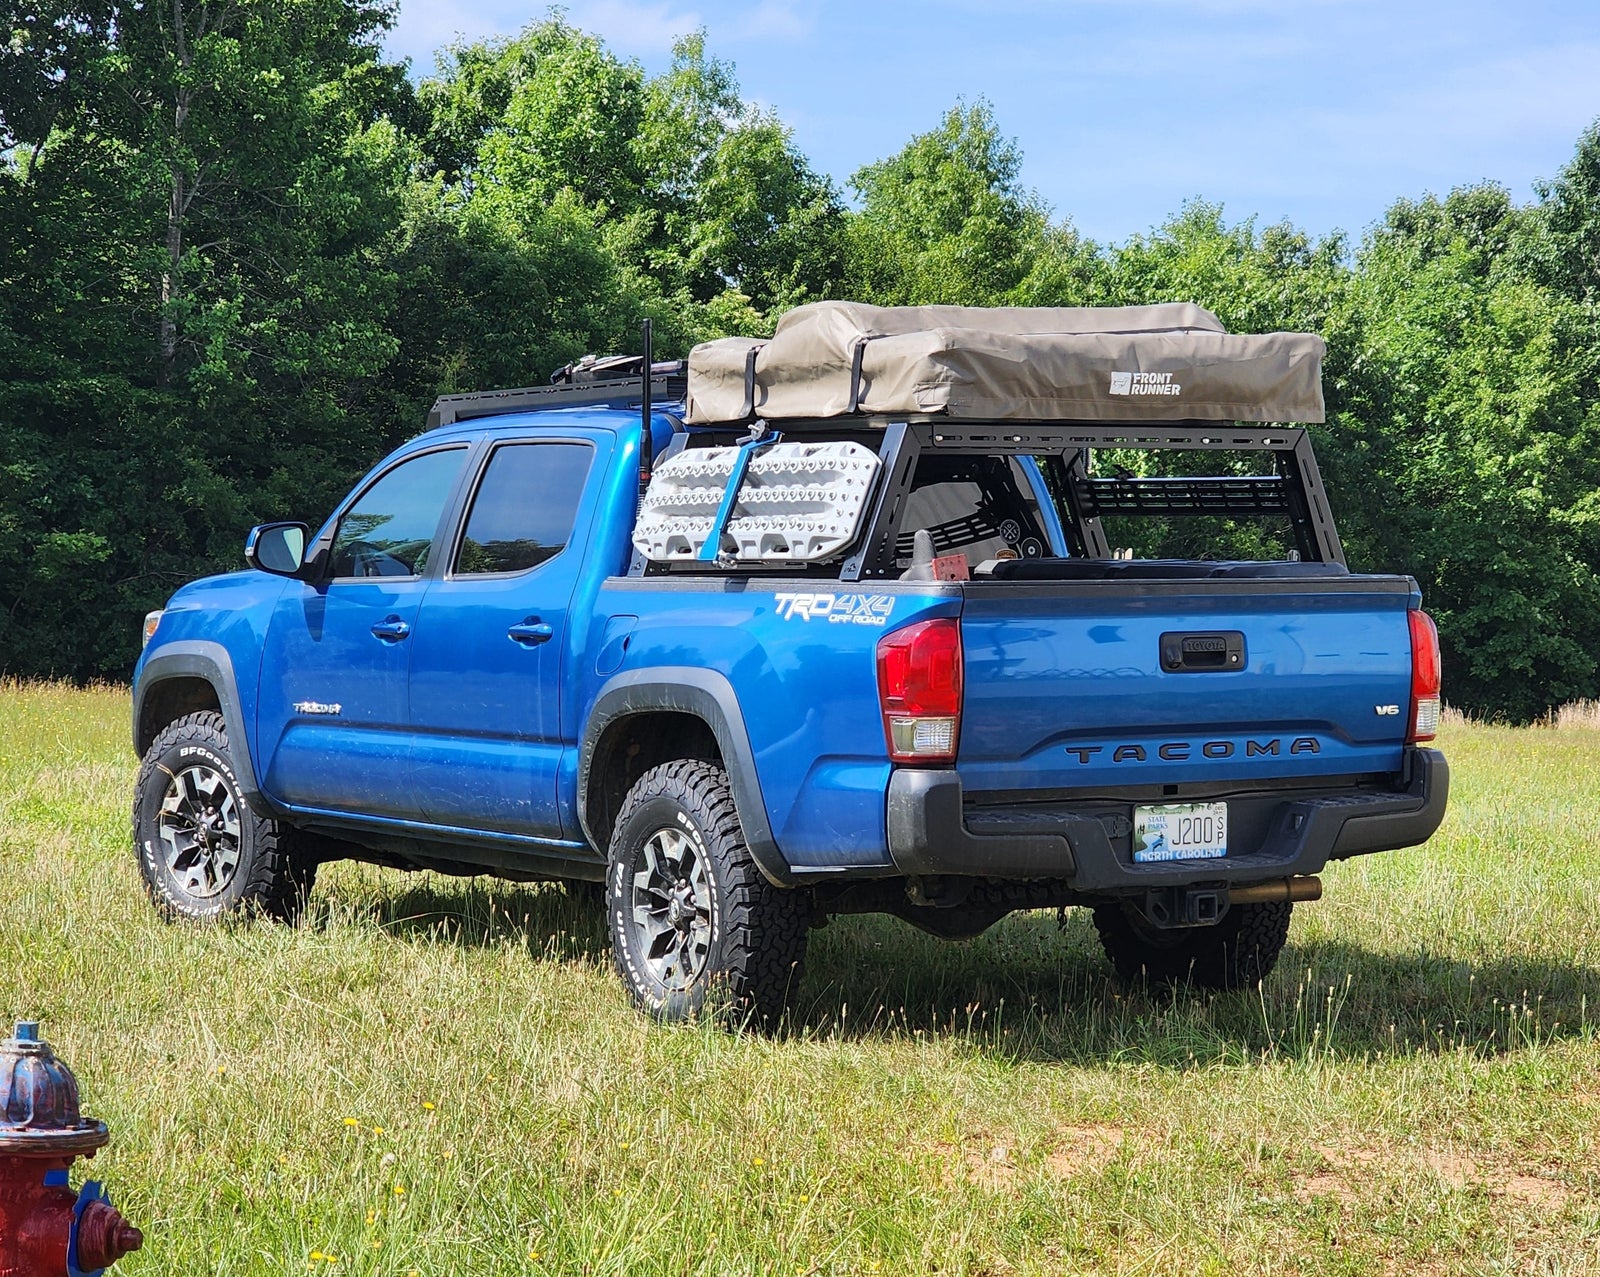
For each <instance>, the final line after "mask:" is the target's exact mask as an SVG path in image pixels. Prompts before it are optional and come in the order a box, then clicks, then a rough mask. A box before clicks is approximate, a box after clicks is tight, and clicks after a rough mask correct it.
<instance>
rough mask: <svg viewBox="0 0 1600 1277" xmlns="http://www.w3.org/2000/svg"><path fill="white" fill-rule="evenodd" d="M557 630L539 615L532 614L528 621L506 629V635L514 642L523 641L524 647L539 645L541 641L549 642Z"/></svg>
mask: <svg viewBox="0 0 1600 1277" xmlns="http://www.w3.org/2000/svg"><path fill="white" fill-rule="evenodd" d="M554 634H555V630H554V629H552V628H551V627H550V626H548V625H545V624H543V623H542V622H541V621H540V620H539V618H538V617H536V616H530V617H529V618H528V619H527V620H526V621H522V622H521V623H519V624H517V625H513V626H512V627H511V628H510V629H509V630H507V631H506V637H507V638H508V639H510V640H511V641H512V642H513V643H521V644H522V646H523V647H537V646H538V645H539V644H540V643H546V642H549V640H550V638H551V637H552V636H553V635H554Z"/></svg>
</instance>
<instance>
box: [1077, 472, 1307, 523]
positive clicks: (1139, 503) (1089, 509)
mask: <svg viewBox="0 0 1600 1277" xmlns="http://www.w3.org/2000/svg"><path fill="white" fill-rule="evenodd" d="M1074 486H1075V487H1076V488H1077V496H1078V502H1079V508H1080V509H1081V510H1082V511H1083V512H1084V513H1085V514H1088V515H1093V516H1095V517H1097V518H1100V517H1104V516H1105V515H1108V514H1147V515H1159V514H1220V515H1229V514H1236V515H1268V514H1289V513H1291V510H1290V505H1289V494H1288V492H1287V491H1286V489H1285V486H1284V482H1283V476H1281V475H1275V474H1274V475H1260V476H1252V477H1238V478H1235V477H1233V476H1231V475H1230V476H1223V477H1219V478H1153V479H1140V478H1133V477H1127V478H1123V477H1117V478H1101V477H1098V476H1097V477H1094V478H1086V477H1081V476H1080V477H1078V478H1077V479H1076V480H1075V484H1074Z"/></svg>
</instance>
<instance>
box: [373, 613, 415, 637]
mask: <svg viewBox="0 0 1600 1277" xmlns="http://www.w3.org/2000/svg"><path fill="white" fill-rule="evenodd" d="M410 633H411V626H410V625H408V624H407V623H406V622H404V621H402V620H401V619H400V618H399V617H398V616H386V617H384V618H383V620H381V621H379V622H378V623H377V624H376V625H374V626H373V627H372V637H373V638H377V639H382V640H383V641H384V642H385V643H398V642H399V641H400V640H401V639H403V638H405V637H406V635H408V634H410Z"/></svg>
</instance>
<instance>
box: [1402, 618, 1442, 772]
mask: <svg viewBox="0 0 1600 1277" xmlns="http://www.w3.org/2000/svg"><path fill="white" fill-rule="evenodd" d="M1406 615H1407V616H1408V617H1409V618H1410V619H1411V726H1410V729H1409V730H1408V731H1407V732H1406V743H1407V744H1408V745H1415V744H1417V743H1418V742H1419V741H1425V740H1432V739H1433V738H1434V737H1435V736H1437V735H1438V734H1439V630H1438V628H1437V627H1436V626H1435V625H1434V623H1433V618H1432V617H1431V616H1429V615H1428V614H1427V613H1426V612H1418V611H1411V612H1407V613H1406Z"/></svg>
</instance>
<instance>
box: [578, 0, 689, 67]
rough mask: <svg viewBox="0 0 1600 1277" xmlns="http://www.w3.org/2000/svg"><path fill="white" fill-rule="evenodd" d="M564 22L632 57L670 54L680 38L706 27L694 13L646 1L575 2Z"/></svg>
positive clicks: (579, 0)
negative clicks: (675, 42)
mask: <svg viewBox="0 0 1600 1277" xmlns="http://www.w3.org/2000/svg"><path fill="white" fill-rule="evenodd" d="M567 20H568V21H569V22H571V23H572V25H573V26H575V27H579V28H581V29H582V30H584V31H589V32H592V33H594V34H595V35H597V36H599V37H601V39H603V40H604V41H605V42H606V43H607V44H608V45H610V46H611V47H612V49H614V50H615V51H616V52H618V53H622V54H627V55H631V56H634V57H650V56H652V55H659V54H663V53H670V52H671V51H672V45H673V42H674V41H675V40H677V38H678V37H679V36H683V35H688V34H689V33H690V32H691V31H694V30H695V29H696V28H698V27H701V26H704V25H705V19H704V18H702V17H701V16H700V14H699V12H698V11H697V10H694V9H681V8H679V7H677V6H676V5H674V4H671V3H650V2H649V0H577V2H576V3H572V4H569V5H567Z"/></svg>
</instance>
